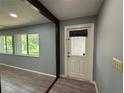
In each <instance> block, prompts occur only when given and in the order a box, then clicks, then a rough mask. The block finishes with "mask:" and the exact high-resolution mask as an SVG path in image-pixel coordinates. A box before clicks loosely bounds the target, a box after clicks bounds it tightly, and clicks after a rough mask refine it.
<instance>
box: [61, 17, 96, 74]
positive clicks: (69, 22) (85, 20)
mask: <svg viewBox="0 0 124 93" xmlns="http://www.w3.org/2000/svg"><path fill="white" fill-rule="evenodd" d="M95 22H96V16H90V17H82V18H76V19H71V20H66V21H61V22H60V53H61V54H60V71H61V74H64V27H65V26H69V25H76V24H87V23H95Z"/></svg>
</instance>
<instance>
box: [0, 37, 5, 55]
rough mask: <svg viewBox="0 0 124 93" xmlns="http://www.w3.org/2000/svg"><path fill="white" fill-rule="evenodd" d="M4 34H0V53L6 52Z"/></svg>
mask: <svg viewBox="0 0 124 93" xmlns="http://www.w3.org/2000/svg"><path fill="white" fill-rule="evenodd" d="M5 45H6V44H5V36H0V53H6V46H5Z"/></svg>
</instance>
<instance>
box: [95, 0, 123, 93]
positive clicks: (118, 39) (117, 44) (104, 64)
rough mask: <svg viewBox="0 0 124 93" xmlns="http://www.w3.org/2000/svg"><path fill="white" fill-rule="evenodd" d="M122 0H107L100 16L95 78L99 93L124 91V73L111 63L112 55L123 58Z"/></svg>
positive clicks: (120, 92) (119, 92)
mask: <svg viewBox="0 0 124 93" xmlns="http://www.w3.org/2000/svg"><path fill="white" fill-rule="evenodd" d="M122 1H123V0H106V1H105V2H104V5H103V7H102V8H101V11H100V14H99V16H98V20H97V26H96V27H97V30H96V33H95V35H96V36H95V37H96V38H95V39H96V46H95V48H96V49H95V54H96V55H95V65H94V66H95V67H94V68H95V70H94V78H95V80H96V82H97V84H98V88H99V93H123V74H122V73H120V72H119V71H117V70H116V69H114V68H113V67H112V64H111V63H112V57H117V58H118V59H120V60H122V59H123V57H122V56H123V54H122V52H123V48H122V44H123V43H122V40H123V38H122V34H123V29H122V25H123V23H122V21H123V17H122V13H123V12H122V9H123V7H122Z"/></svg>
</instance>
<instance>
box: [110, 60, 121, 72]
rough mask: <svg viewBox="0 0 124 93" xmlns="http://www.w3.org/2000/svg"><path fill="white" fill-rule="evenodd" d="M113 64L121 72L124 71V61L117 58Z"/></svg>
mask: <svg viewBox="0 0 124 93" xmlns="http://www.w3.org/2000/svg"><path fill="white" fill-rule="evenodd" d="M112 65H113V67H114V68H115V69H117V70H118V71H120V72H123V63H122V61H120V60H119V59H117V58H113V59H112Z"/></svg>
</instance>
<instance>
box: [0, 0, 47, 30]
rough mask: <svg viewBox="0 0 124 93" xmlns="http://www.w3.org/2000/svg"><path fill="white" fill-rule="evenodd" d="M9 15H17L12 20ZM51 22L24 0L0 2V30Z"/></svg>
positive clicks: (3, 0)
mask: <svg viewBox="0 0 124 93" xmlns="http://www.w3.org/2000/svg"><path fill="white" fill-rule="evenodd" d="M9 13H15V14H17V16H18V18H12V17H11V16H10V15H9ZM44 22H49V20H48V19H46V18H45V17H44V16H42V15H41V14H40V13H39V11H38V10H37V9H36V8H34V7H33V6H32V5H31V4H30V3H28V2H27V1H24V0H0V29H3V28H9V27H18V26H25V25H33V24H40V23H44Z"/></svg>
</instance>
